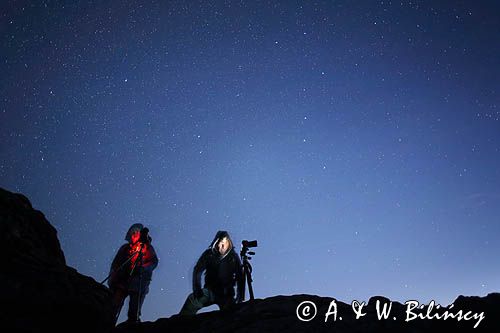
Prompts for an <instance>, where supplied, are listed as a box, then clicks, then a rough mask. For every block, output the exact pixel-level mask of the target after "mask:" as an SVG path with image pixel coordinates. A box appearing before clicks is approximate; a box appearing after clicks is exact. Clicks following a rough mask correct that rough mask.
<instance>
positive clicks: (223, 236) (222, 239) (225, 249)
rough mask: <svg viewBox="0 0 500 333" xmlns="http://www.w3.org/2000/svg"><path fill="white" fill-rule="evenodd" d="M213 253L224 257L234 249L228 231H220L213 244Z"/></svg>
mask: <svg viewBox="0 0 500 333" xmlns="http://www.w3.org/2000/svg"><path fill="white" fill-rule="evenodd" d="M211 248H212V251H213V252H214V253H217V254H219V255H220V256H221V257H224V256H225V255H226V254H228V253H229V251H231V249H232V248H233V242H232V241H231V238H230V237H229V233H228V232H227V231H222V230H221V231H218V232H217V234H216V235H215V238H214V240H213V241H212V244H211Z"/></svg>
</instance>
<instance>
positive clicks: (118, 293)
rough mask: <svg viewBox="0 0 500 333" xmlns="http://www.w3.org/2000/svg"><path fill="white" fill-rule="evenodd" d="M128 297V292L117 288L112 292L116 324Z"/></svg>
mask: <svg viewBox="0 0 500 333" xmlns="http://www.w3.org/2000/svg"><path fill="white" fill-rule="evenodd" d="M126 297H127V290H125V289H121V288H117V289H112V290H111V302H112V307H113V315H114V318H115V324H116V321H117V320H118V317H119V316H120V311H121V310H122V307H123V302H124V301H125V298H126Z"/></svg>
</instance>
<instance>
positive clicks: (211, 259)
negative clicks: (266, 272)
mask: <svg viewBox="0 0 500 333" xmlns="http://www.w3.org/2000/svg"><path fill="white" fill-rule="evenodd" d="M203 271H205V285H204V287H203V288H201V281H200V280H201V275H202V273H203ZM243 283H244V280H243V274H242V265H241V261H240V258H239V257H238V255H237V254H236V252H235V250H234V248H233V242H232V241H231V238H230V237H229V234H228V233H227V231H219V232H217V234H216V235H215V238H214V240H213V241H212V243H211V244H210V247H209V248H208V249H207V250H205V252H203V254H202V255H201V257H200V259H198V262H197V263H196V265H195V267H194V270H193V293H192V294H190V295H189V296H188V298H187V299H186V302H185V303H184V306H183V307H182V309H181V311H180V313H179V314H180V315H194V314H196V312H198V310H200V309H201V308H204V307H207V306H210V305H212V304H217V305H218V306H219V308H220V309H221V310H225V309H227V308H228V307H230V306H231V305H233V304H235V303H240V302H242V301H243V299H244V294H243V292H244V291H243V290H244V289H243V287H244V284H243ZM235 284H236V285H237V297H236V299H235V297H234V296H235V295H234V287H235Z"/></svg>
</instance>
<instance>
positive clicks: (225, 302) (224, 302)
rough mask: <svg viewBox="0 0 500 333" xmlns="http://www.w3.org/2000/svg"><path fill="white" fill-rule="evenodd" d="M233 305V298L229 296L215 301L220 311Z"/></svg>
mask: <svg viewBox="0 0 500 333" xmlns="http://www.w3.org/2000/svg"><path fill="white" fill-rule="evenodd" d="M234 304H235V301H234V298H233V297H230V296H229V297H225V298H222V299H220V300H219V299H218V300H217V306H219V309H220V310H222V311H224V310H227V309H229V308H231V307H232V306H233V305H234Z"/></svg>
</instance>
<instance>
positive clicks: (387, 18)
mask: <svg viewBox="0 0 500 333" xmlns="http://www.w3.org/2000/svg"><path fill="white" fill-rule="evenodd" d="M499 13H500V5H499V3H498V1H439V2H436V1H403V2H400V1H378V2H375V1H317V2H310V1H307V2H303V3H301V2H295V1H283V2H278V1H266V2H263V1H246V2H241V1H215V2H205V1H186V2H183V1H172V2H171V1H147V2H143V1H80V2H77V1H6V2H5V1H4V2H2V4H1V5H0V37H1V44H0V73H1V74H0V138H1V141H0V143H1V145H0V186H1V187H4V188H6V189H8V190H11V191H15V192H21V193H23V194H25V195H26V196H28V197H29V199H30V200H31V202H32V203H33V205H34V207H35V208H36V209H39V210H41V211H42V212H43V213H45V215H46V217H47V219H48V220H49V221H50V222H51V223H52V224H53V225H54V226H55V228H56V229H57V231H58V237H59V239H60V241H61V246H62V248H63V250H64V252H65V255H66V259H67V262H68V265H70V266H72V267H75V268H76V269H77V270H78V271H79V272H81V273H82V274H85V275H89V276H92V277H93V278H95V279H96V280H97V281H101V280H102V279H104V278H105V277H106V276H107V274H108V270H109V265H110V263H111V260H112V258H113V257H114V255H115V253H116V251H117V249H118V248H119V246H120V245H121V244H123V242H124V240H123V238H124V235H125V232H126V231H127V229H128V227H129V226H130V225H131V224H133V223H143V224H145V225H146V226H148V227H149V228H150V230H151V236H152V237H153V245H154V246H155V248H156V251H157V253H158V255H159V257H160V265H159V266H158V268H157V270H156V271H155V272H154V275H153V281H152V283H151V286H150V294H149V295H148V297H147V298H146V301H145V305H144V308H143V319H145V320H155V319H157V318H159V317H168V316H170V315H172V314H174V313H176V312H178V311H179V309H180V307H181V306H182V304H183V302H184V300H185V297H186V296H187V295H188V293H189V292H190V288H191V282H190V281H191V274H192V269H193V266H194V264H195V261H196V260H197V259H198V257H199V255H200V254H201V252H202V251H203V250H204V249H205V248H206V247H207V246H208V245H209V243H210V241H211V240H212V238H213V236H214V234H215V233H216V231H217V230H220V229H223V230H228V231H229V232H230V233H231V235H232V237H233V240H234V241H235V243H237V244H240V242H241V240H242V239H249V240H251V239H258V241H259V247H258V248H257V249H256V252H257V254H256V256H255V258H254V260H253V265H254V280H255V282H254V289H255V294H256V297H268V296H272V295H279V294H285V295H290V294H298V293H310V294H317V295H322V296H330V297H335V298H337V299H338V300H341V301H344V302H349V303H350V302H351V301H352V300H354V299H357V300H360V301H361V300H368V298H370V297H371V296H374V295H384V296H387V297H390V298H392V299H394V300H398V301H401V302H404V301H406V300H409V299H417V300H420V301H422V302H428V301H430V300H431V299H434V300H436V301H438V302H440V303H441V304H449V303H451V302H452V301H453V300H454V299H455V298H456V297H457V296H458V295H460V294H465V295H486V294H487V293H489V292H494V291H498V290H499V289H500V262H499V260H498V253H500V243H499V242H498V239H499V237H500V218H499V216H500V110H499V103H500V98H499V92H498V89H499V87H500V84H499V77H500V43H499V39H498V36H500V15H499ZM238 250H239V246H238ZM122 312H124V311H122Z"/></svg>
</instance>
